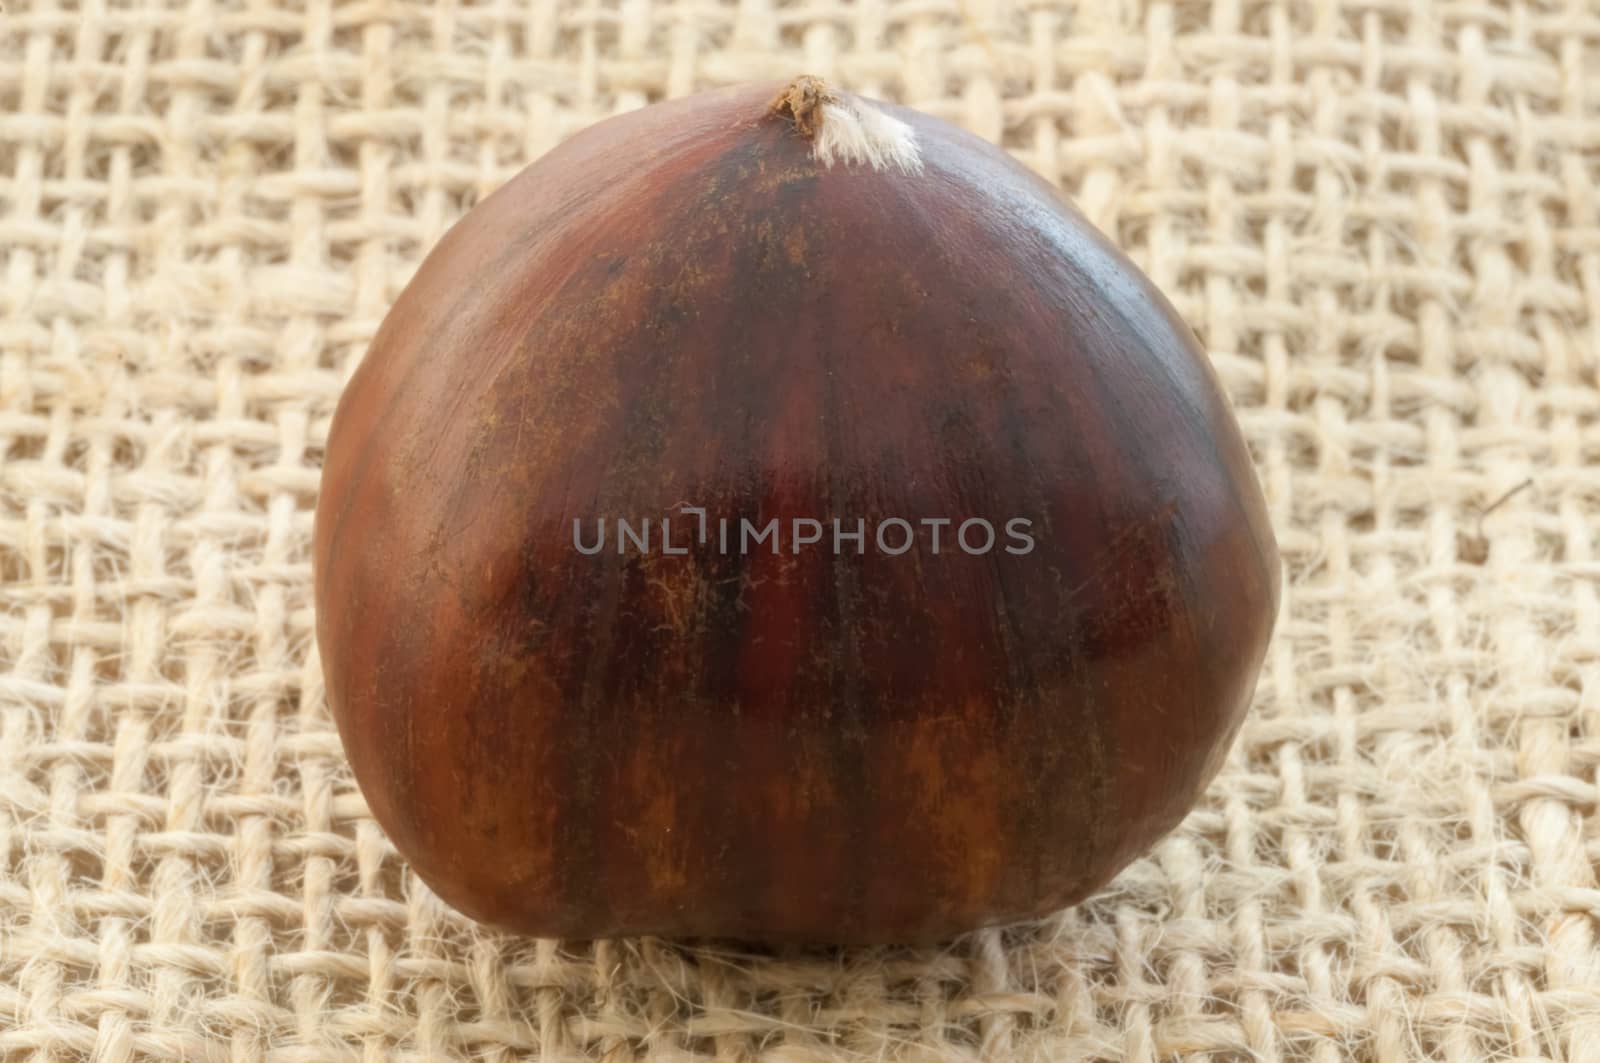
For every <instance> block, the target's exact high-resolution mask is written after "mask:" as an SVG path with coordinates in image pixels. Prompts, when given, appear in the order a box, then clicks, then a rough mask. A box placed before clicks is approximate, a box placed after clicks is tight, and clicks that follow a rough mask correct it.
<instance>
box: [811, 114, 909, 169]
mask: <svg viewBox="0 0 1600 1063" xmlns="http://www.w3.org/2000/svg"><path fill="white" fill-rule="evenodd" d="M819 125H820V127H821V128H819V129H818V130H817V135H816V138H815V140H814V141H813V143H812V148H811V154H812V155H813V156H814V157H815V158H816V160H817V161H818V162H820V163H822V164H823V165H824V166H828V167H832V166H833V164H834V163H835V162H838V163H844V164H848V165H865V166H870V167H872V169H874V170H889V171H897V172H899V173H906V174H916V173H921V172H922V152H921V149H920V148H918V146H917V134H916V130H914V129H912V128H911V126H910V125H909V124H907V123H905V122H902V121H901V120H900V119H898V118H896V117H894V116H893V115H890V114H885V113H884V112H883V111H880V110H879V109H878V108H877V107H876V106H875V105H873V104H871V103H868V102H867V101H865V100H862V99H859V98H857V97H853V96H835V97H832V98H829V99H826V100H824V101H823V103H822V121H821V122H820V123H819Z"/></svg>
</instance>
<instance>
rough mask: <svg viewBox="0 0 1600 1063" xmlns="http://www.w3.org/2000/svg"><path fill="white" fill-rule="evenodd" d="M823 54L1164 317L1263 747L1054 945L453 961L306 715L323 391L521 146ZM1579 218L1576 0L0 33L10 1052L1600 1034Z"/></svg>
mask: <svg viewBox="0 0 1600 1063" xmlns="http://www.w3.org/2000/svg"><path fill="white" fill-rule="evenodd" d="M802 72H808V73H812V74H815V75H818V76H820V77H823V78H826V79H827V80H828V82H829V83H830V84H836V85H839V86H841V87H844V88H849V89H851V90H854V91H858V92H862V93H865V94H867V95H871V96H878V97H882V98H889V99H895V100H899V101H902V102H905V103H908V104H911V105H913V106H916V107H919V108H922V109H924V110H927V111H930V112H932V113H934V114H937V115H941V116H943V117H945V118H948V119H951V120H953V121H955V122H957V123H959V124H961V125H964V126H966V127H967V128H969V129H972V130H974V131H975V132H977V133H979V134H981V135H983V136H986V137H989V138H992V139H995V140H998V141H1000V142H1002V143H1003V144H1005V145H1006V146H1007V147H1008V148H1010V149H1011V150H1013V151H1014V152H1015V153H1016V154H1017V155H1018V156H1019V157H1020V158H1022V159H1023V160H1024V161H1025V162H1027V163H1028V164H1029V165H1031V166H1033V167H1034V168H1036V169H1037V170H1038V171H1039V172H1040V173H1042V174H1043V175H1044V176H1045V177H1047V178H1048V179H1050V180H1052V181H1054V182H1057V183H1058V184H1059V185H1060V186H1061V187H1062V188H1063V189H1064V190H1065V191H1066V192H1067V193H1068V194H1070V195H1071V196H1072V197H1074V198H1075V199H1076V201H1077V202H1078V203H1079V204H1080V205H1081V206H1082V208H1083V209H1084V210H1085V211H1086V212H1087V214H1088V215H1089V216H1090V217H1091V218H1092V219H1093V220H1094V221H1095V222H1096V223H1097V224H1099V225H1100V226H1101V227H1103V228H1104V229H1105V230H1107V231H1108V232H1110V233H1111V234H1113V235H1114V237H1115V238H1116V239H1117V240H1118V241H1119V242H1120V243H1121V244H1122V245H1123V246H1124V247H1126V248H1127V249H1128V250H1129V252H1130V253H1131V254H1132V255H1133V257H1134V258H1135V259H1136V260H1137V261H1138V262H1139V263H1140V264H1141V265H1142V266H1143V267H1144V268H1145V269H1147V270H1148V271H1149V273H1150V274H1151V275H1152V276H1153V277H1154V278H1155V280H1156V281H1157V283H1158V284H1160V285H1161V287H1162V288H1163V289H1164V290H1166V291H1167V292H1169V293H1170V294H1171V296H1172V297H1173V299H1174V301H1175V302H1176V304H1177V306H1178V307H1179V309H1180V310H1181V311H1182V313H1183V314H1184V316H1185V317H1186V318H1187V319H1188V320H1189V321H1190V322H1191V323H1192V324H1193V326H1194V327H1195V328H1196V330H1197V331H1198V332H1199V333H1200V335H1201V336H1202V338H1203V339H1204V341H1205V343H1206V345H1207V347H1208V349H1209V350H1210V351H1211V352H1212V354H1213V357H1214V360H1215V365H1216V368H1217V372H1218V373H1219V375H1220V377H1221V379H1222V380H1223V381H1224V383H1225V384H1226V386H1227V388H1228V390H1229V392H1230V394H1231V395H1232V397H1233V399H1234V401H1235V403H1236V405H1237V407H1238V411H1239V416H1240V419H1241V421H1242V423H1243V426H1244V430H1245V433H1246V435H1247V436H1248V438H1249V442H1250V444H1251V447H1252V449H1253V451H1254V453H1255V455H1256V458H1257V459H1258V462H1259V468H1260V471H1261V475H1262V477H1263V480H1264V482H1265V485H1266V489H1267V492H1268V495H1269V497H1270V500H1271V508H1272V513H1273V518H1274V521H1275V524H1276V527H1277V529H1278V534H1279V538H1280V542H1281V544H1282V547H1283V554H1284V557H1285V563H1286V565H1287V573H1288V577H1289V581H1288V586H1287V590H1286V603H1285V606H1284V612H1283V617H1282V620H1281V623H1280V627H1279V632H1278V637H1277V641H1276V643H1275V644H1274V647H1273V649H1272V652H1271V656H1270V659H1269V661H1268V664H1267V668H1266V673H1265V675H1264V677H1263V680H1262V684H1261V688H1260V691H1259V694H1258V697H1257V699H1256V706H1255V710H1254V714H1253V716H1252V717H1251V719H1250V722H1249V723H1248V724H1247V726H1246V727H1245V729H1244V732H1243V735H1242V737H1241V739H1240V742H1239V744H1238V747H1237V749H1235V751H1234V753H1233V756H1232V758H1231V760H1230V761H1229V763H1228V767H1227V769H1226V770H1225V771H1224V773H1223V774H1222V776H1221V777H1220V778H1219V779H1218V781H1217V782H1216V784H1215V785H1214V786H1213V787H1212V788H1211V790H1210V792H1209V794H1208V796H1207V798H1206V800H1205V802H1204V804H1203V805H1202V806H1201V807H1200V808H1199V809H1198V810H1197V811H1196V812H1195V813H1194V814H1193V815H1192V816H1191V817H1190V818H1189V819H1188V821H1187V822H1186V823H1185V824H1184V826H1183V828H1182V829H1181V830H1180V831H1179V832H1178V833H1177V834H1175V835H1174V836H1173V837H1171V838H1170V839H1168V840H1167V841H1166V842H1165V843H1163V844H1162V845H1161V846H1160V847H1159V848H1157V849H1156V850H1155V851H1154V852H1153V853H1151V854H1150V855H1149V856H1148V857H1147V858H1145V859H1143V860H1141V861H1139V862H1138V863H1137V864H1135V865H1134V866H1133V867H1131V868H1130V869H1129V870H1128V871H1127V872H1126V873H1125V874H1123V875H1122V876H1121V877H1120V878H1119V879H1118V880H1117V882H1116V883H1115V884H1114V885H1113V886H1112V887H1111V888H1109V889H1108V890H1106V891H1105V892H1104V893H1103V894H1101V895H1100V896H1098V897H1097V898H1095V899H1094V900H1093V901H1092V902H1091V903H1088V904H1086V905H1084V906H1082V907H1080V908H1078V909H1077V910H1074V911H1070V912H1065V913H1062V914H1060V915H1059V916H1055V917H1052V918H1050V919H1046V920H1044V921H1042V922H1040V923H1037V924H1034V925H1029V926H1024V927H1019V928H1015V929H1012V930H1008V931H1004V932H1002V931H988V932H984V933H979V934H975V935H972V936H970V937H968V938H965V939H963V940H960V941H958V942H955V943H952V944H951V945H949V946H948V947H944V948H919V949H872V950H851V951H828V950H816V951H807V952H785V953H762V952H756V951H752V950H748V949H739V948H736V947H733V946H716V945H700V946H689V945H685V944H682V943H675V942H667V941H657V940H630V941H616V942H606V943H599V944H587V943H562V942H554V941H529V940H516V939H512V938H507V937H502V936H497V935H494V934H490V933H486V932H483V931H480V930H477V929H475V928H474V927H472V926H470V925H468V924H467V923H465V922H464V921H462V920H461V919H459V918H458V917H456V916H454V915H452V914H451V913H450V912H448V911H447V910H445V909H444V908H443V907H442V906H440V905H439V904H438V903H437V902H436V901H435V900H433V899H431V898H430V897H429V895H428V894H427V893H426V891H425V890H423V889H422V888H420V887H419V886H418V885H417V883H416V882H415V880H414V879H413V878H411V877H410V876H409V875H408V873H407V872H406V870H405V868H404V867H403V866H402V864H401V862H400V861H399V860H398V859H397V858H396V856H395V854H394V853H393V851H392V850H391V848H390V847H389V845H388V844H387V842H386V841H385V840H384V838H383V836H382V835H381V833H380V832H379V831H378V830H377V828H376V827H375V826H374V824H373V823H372V821H371V820H370V819H369V818H368V817H367V815H366V813H365V807H364V804H363V802H362V800H361V798H360V796H359V794H358V793H357V791H356V790H355V788H354V787H353V785H352V783H351V779H350V775H349V771H348V769H347V767H346V765H345V762H344V760H343V757H342V755H341V752H340V747H339V743H338V740H337V738H336V736H335V734H334V731H333V729H332V727H331V725H330V722H329V719H328V715H327V711H326V709H325V706H324V703H323V695H322V685H321V681H320V678H319V675H320V670H319V666H318V662H317V659H316V653H315V650H314V648H313V640H312V613H311V605H310V596H309V593H308V585H309V567H308V540H309V534H310V527H311V513H312V506H313V503H314V500H315V497H316V491H317V484H318V464H319V460H320V449H319V448H320V447H321V445H322V441H323V439H324V438H325V435H326V431H327V427H328V419H329V416H330V414H331V412H332V410H333V406H334V402H335V400H336V398H337V396H338V394H339V390H340V386H341V383H342V381H343V380H344V378H345V377H346V376H347V374H348V373H349V372H350V371H351V369H352V368H353V366H354V364H355V362H356V360H357V359H358V358H359V357H360V355H361V354H362V352H363V350H364V348H365V345H366V342H367V341H368V339H369V338H370V337H371V335H372V333H373V330H374V329H375V328H376V326H377V324H378V322H379V320H380V319H381V317H382V315H383V313H384V311H385V309H386V307H387V306H388V304H389V302H390V301H391V300H392V299H393V297H394V296H395V295H396V293H397V292H398V290H399V288H400V287H401V285H402V284H403V283H404V281H405V280H406V279H407V277H408V276H409V275H410V273H411V271H412V270H413V268H414V267H415V265H416V263H417V261H418V260H419V258H420V256H421V255H422V254H423V253H424V252H425V251H426V250H427V249H428V247H430V246H431V245H432V244H433V242H434V241H435V240H436V239H437V238H438V237H439V236H440V234H441V233H442V232H443V231H444V230H445V228H446V227H447V226H448V225H449V224H450V223H451V222H452V221H453V220H454V219H455V218H456V217H458V216H459V215H460V214H461V212H462V211H463V210H465V209H466V208H467V207H468V206H470V205H471V204H472V203H473V202H475V201H476V200H477V199H479V198H480V197H481V196H483V195H484V194H485V193H487V192H488V191H490V190H491V189H493V188H494V187H496V186H497V185H498V184H500V183H501V182H502V181H504V180H505V179H506V178H507V177H509V176H510V175H511V174H512V173H513V172H515V170H516V169H518V168H520V167H521V166H522V165H523V164H524V163H525V162H527V161H528V160H530V159H532V158H534V157H536V156H538V155H539V154H541V153H542V152H543V151H545V150H546V149H548V148H549V147H550V146H552V145H553V144H555V143H557V142H558V141H560V140H561V139H562V138H564V137H566V136H568V135H570V134H571V133H573V132H575V131H576V130H578V129H580V128H582V127H583V126H585V125H587V124H589V123H590V122H592V121H594V120H596V119H598V118H601V117H603V116H605V115H608V114H611V113H614V112H617V111H621V110H625V109H628V108H633V107H637V106H640V105H643V104H645V103H647V102H650V101H652V100H655V99H658V98H661V97H663V96H669V95H678V94H683V93H687V92H690V91H693V90H697V89H702V88H711V87H715V86H719V85H724V84H728V83H731V82H735V81H740V80H747V79H755V78H776V77H783V76H790V75H794V74H798V73H802ZM1597 190H1600V11H1597V10H1596V8H1595V7H1594V5H1593V3H1592V2H1591V0H1555V2H1549V3H1546V2H1538V3H1533V2H1520V0H1518V2H1509V3H1494V2H1480V0H1472V2H1466V0H1462V2H1450V0H1415V2H1409V0H1408V2H1386V0H1295V2H1291V0H1260V2H1257V0H1219V2H1217V3H1213V4H1209V5H1201V4H1191V3H1181V4H1179V3H1170V2H1166V0H1115V2H1113V0H1085V2H1083V3H1079V4H1072V5H1060V6H1057V5H1054V4H1051V3H1048V2H1034V3H1020V2H1016V3H1014V2H1009V0H959V2H956V0H923V2H918V0H870V2H863V3H860V4H843V3H794V4H789V3H775V2H773V0H739V2H738V3H727V4H719V3H716V2H714V0H706V2H691V0H681V2H666V0H614V2H613V0H590V2H584V3H581V4H570V5H568V4H563V3H558V2H553V0H535V2H530V3H525V4H513V3H510V2H497V3H483V4H479V3H463V2H453V0H440V2H438V3H422V2H401V0H372V2H368V3H352V4H333V3H331V2H329V0H302V2H299V3H287V2H280V0H249V2H245V0H239V2H226V3H224V2H220V0H171V2H168V3H159V2H143V0H129V2H127V3H120V2H119V3H108V2H105V0H84V2H83V3H82V4H81V5H74V6H67V5H63V4H58V3H55V2H51V0H38V2H32V0H7V10H6V12H5V13H4V14H0V456H3V465H0V599H3V603H4V608H3V609H0V1058H4V1059H7V1060H10V1059H17V1060H30V1061H34V1060H37V1061H55V1060H71V1059H81V1058H91V1057H92V1058H97V1059H103V1060H109V1061H127V1060H172V1059H192V1060H217V1061H223V1060H228V1061H254V1060H274V1061H282V1063H291V1061H293V1063H298V1061H313V1060H352V1061H353V1060H358V1059H359V1060H382V1059H388V1058H395V1059H417V1060H436V1059H468V1058H471V1059H484V1060H494V1061H504V1060H512V1059H543V1060H567V1059H590V1060H608V1061H617V1063H624V1061H629V1060H663V1061H664V1060H676V1061H683V1063H689V1061H699V1060H707V1061H710V1060H716V1061H722V1063H733V1061H747V1060H750V1061H763V1063H805V1061H824V1060H835V1059H838V1060H850V1061H868V1060H873V1061H876V1060H949V1061H977V1060H984V1061H1010V1060H1024V1061H1047V1060H1048V1061H1070V1060H1131V1061H1149V1063H1153V1061H1157V1060H1172V1059H1184V1060H1204V1061H1207V1063H1220V1061H1233V1060H1263V1061H1277V1060H1302V1059H1303V1060H1313V1061H1317V1063H1333V1061H1335V1060H1346V1059H1350V1060H1371V1061H1380V1063H1396V1061H1400V1060H1425V1059H1426V1060H1445V1061H1450V1063H1481V1061H1486V1060H1581V1061H1594V1060H1597V1059H1600V941H1597V934H1596V929H1597V928H1596V919H1597V917H1600V888H1597V882H1596V865H1597V861H1600V818H1597V814H1600V809H1597V799H1600V586H1597V583H1600V553H1597V551H1600V544H1597V542H1596V538H1597V535H1600V519H1597V518H1600V466H1597V464H1596V463H1597V461H1600V395H1597V393H1596V390H1595V384H1596V381H1595V371H1596V362H1597V360H1600V191H1597ZM1518 488H1520V490H1514V489H1518ZM1496 503H1498V504H1496ZM382 620H383V618H374V621H375V622H382ZM907 886H908V888H915V883H908V884H907Z"/></svg>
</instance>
